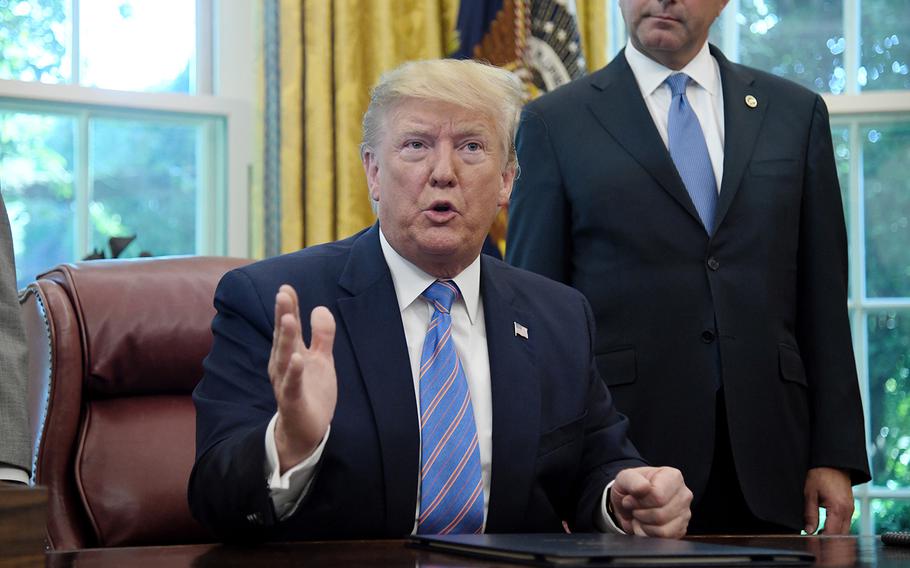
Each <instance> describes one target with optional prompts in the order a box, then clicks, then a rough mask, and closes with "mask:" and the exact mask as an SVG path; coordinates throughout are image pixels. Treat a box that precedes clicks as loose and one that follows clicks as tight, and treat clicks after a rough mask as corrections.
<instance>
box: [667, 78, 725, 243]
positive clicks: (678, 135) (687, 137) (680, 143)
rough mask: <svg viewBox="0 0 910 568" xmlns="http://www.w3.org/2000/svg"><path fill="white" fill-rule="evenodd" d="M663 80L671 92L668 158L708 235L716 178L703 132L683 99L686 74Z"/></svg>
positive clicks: (712, 227) (711, 223)
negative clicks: (673, 165) (670, 159)
mask: <svg viewBox="0 0 910 568" xmlns="http://www.w3.org/2000/svg"><path fill="white" fill-rule="evenodd" d="M666 83H667V85H669V86H670V92H671V93H672V94H673V100H672V101H671V102H670V113H669V116H668V122H667V135H668V138H669V140H670V144H669V146H670V157H672V158H673V163H674V164H676V170H677V171H678V172H679V177H681V178H682V180H683V183H684V184H685V186H686V190H687V191H688V192H689V196H690V197H691V198H692V203H693V204H694V205H695V209H696V210H697V211H698V216H699V218H701V222H702V224H703V225H704V226H705V230H706V231H707V232H708V234H709V235H711V234H713V233H714V209H715V207H716V205H717V180H716V179H715V178H714V169H713V168H712V167H711V156H710V155H709V154H708V145H707V144H706V143H705V135H704V133H703V132H702V130H701V125H700V124H699V123H698V117H697V116H695V111H693V110H692V105H690V104H689V99H688V98H686V85H687V84H688V83H689V76H688V75H686V74H685V73H677V74H675V75H670V76H669V77H667V80H666Z"/></svg>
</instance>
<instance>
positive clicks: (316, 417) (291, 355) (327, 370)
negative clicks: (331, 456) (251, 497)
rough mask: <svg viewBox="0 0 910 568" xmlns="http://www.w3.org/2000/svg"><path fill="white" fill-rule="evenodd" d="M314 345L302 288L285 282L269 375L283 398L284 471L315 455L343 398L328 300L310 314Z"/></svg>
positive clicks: (280, 446)
mask: <svg viewBox="0 0 910 568" xmlns="http://www.w3.org/2000/svg"><path fill="white" fill-rule="evenodd" d="M310 329H311V330H312V336H311V338H310V346H309V347H307V346H306V344H305V343H304V341H303V335H302V332H301V323H300V307H299V305H298V303H297V293H296V292H295V291H294V289H293V288H292V287H290V286H288V285H286V284H285V285H283V286H281V288H280V289H279V290H278V294H277V295H276V297H275V331H274V335H273V337H272V352H271V354H270V355H269V379H270V380H271V381H272V388H273V389H274V391H275V400H276V401H277V402H278V418H277V420H276V421H275V446H276V447H277V450H278V462H279V467H280V470H281V473H284V472H285V471H287V470H288V469H290V468H292V467H294V466H295V465H297V464H298V463H300V462H302V461H303V460H304V459H306V458H307V457H309V455H310V454H311V453H313V450H315V449H316V447H317V446H319V442H320V441H322V438H323V436H324V435H325V432H326V430H327V429H328V427H329V423H331V421H332V416H333V415H334V414H335V402H336V400H337V398H338V383H337V381H336V377H335V360H334V358H333V357H332V346H333V344H334V342H335V318H334V317H333V316H332V313H331V312H330V311H329V310H328V309H327V308H324V307H322V306H319V307H316V308H314V309H313V312H312V313H311V314H310Z"/></svg>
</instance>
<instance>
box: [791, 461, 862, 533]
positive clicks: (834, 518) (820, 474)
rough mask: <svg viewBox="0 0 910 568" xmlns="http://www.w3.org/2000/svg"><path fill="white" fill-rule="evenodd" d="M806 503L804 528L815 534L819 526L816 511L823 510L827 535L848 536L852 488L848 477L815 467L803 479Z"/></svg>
mask: <svg viewBox="0 0 910 568" xmlns="http://www.w3.org/2000/svg"><path fill="white" fill-rule="evenodd" d="M803 493H804V495H805V499H806V510H805V517H806V528H805V531H806V532H807V533H808V534H815V531H816V529H818V528H819V526H818V508H819V507H824V508H825V512H826V516H825V528H824V529H822V531H821V532H823V533H824V534H826V535H837V534H849V533H850V520H851V519H852V517H853V487H852V486H851V484H850V475H849V474H848V473H847V472H845V471H841V470H839V469H834V468H832V467H814V468H812V469H810V470H809V472H808V474H807V475H806V485H805V489H804V491H803Z"/></svg>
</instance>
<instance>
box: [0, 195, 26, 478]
mask: <svg viewBox="0 0 910 568" xmlns="http://www.w3.org/2000/svg"><path fill="white" fill-rule="evenodd" d="M27 365H28V358H27V351H26V345H25V330H24V328H23V326H22V318H21V315H20V313H19V298H18V293H17V289H16V264H15V259H14V257H13V240H12V236H11V234H10V226H9V217H7V214H6V206H5V205H4V204H3V199H2V198H0V467H9V466H12V467H17V468H20V469H23V470H25V471H28V470H29V457H30V450H29V436H28V416H27V414H26V378H27V372H28V368H27Z"/></svg>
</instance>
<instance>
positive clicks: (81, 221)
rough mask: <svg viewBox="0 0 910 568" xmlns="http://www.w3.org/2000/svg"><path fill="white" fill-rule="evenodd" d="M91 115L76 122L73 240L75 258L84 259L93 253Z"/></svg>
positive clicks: (83, 116)
mask: <svg viewBox="0 0 910 568" xmlns="http://www.w3.org/2000/svg"><path fill="white" fill-rule="evenodd" d="M89 120H90V115H89V113H88V111H82V112H80V113H79V114H78V118H77V121H76V141H75V142H76V144H75V146H76V149H75V154H76V171H75V174H76V175H75V176H74V177H75V188H74V190H75V200H74V202H73V206H74V207H75V209H76V211H75V216H76V224H75V227H74V230H75V231H76V236H75V238H74V239H73V246H74V247H75V250H74V251H73V258H74V259H76V260H79V259H82V258H84V257H85V256H86V255H87V254H89V253H90V252H91V251H92V225H91V218H90V215H89V204H90V203H91V201H92V177H93V176H92V171H91V156H90V155H89V154H90V152H89V148H90V147H91V139H90V133H89V130H90V129H89Z"/></svg>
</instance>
